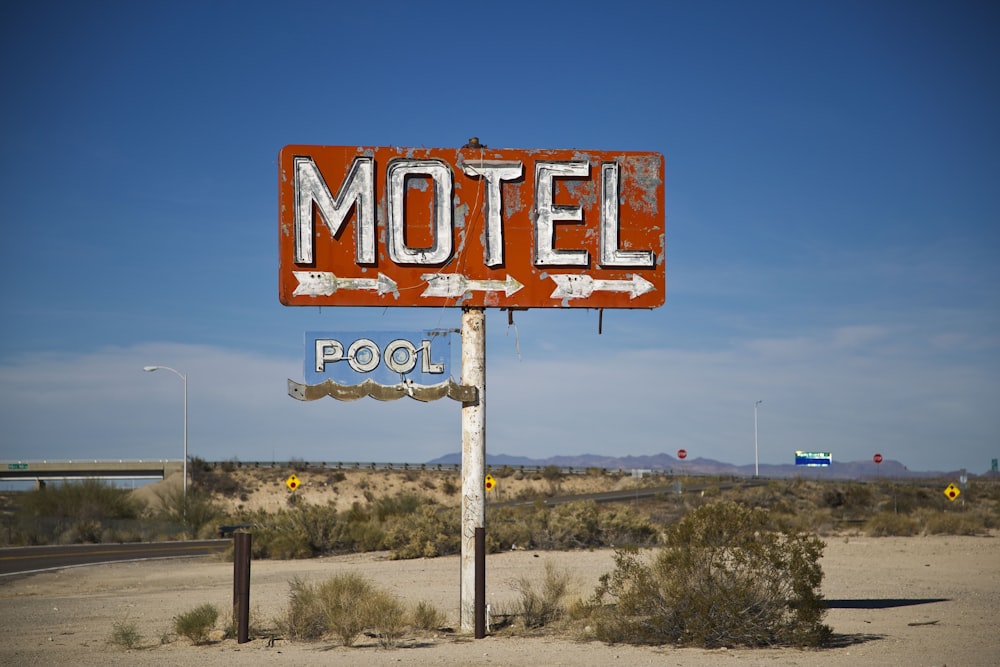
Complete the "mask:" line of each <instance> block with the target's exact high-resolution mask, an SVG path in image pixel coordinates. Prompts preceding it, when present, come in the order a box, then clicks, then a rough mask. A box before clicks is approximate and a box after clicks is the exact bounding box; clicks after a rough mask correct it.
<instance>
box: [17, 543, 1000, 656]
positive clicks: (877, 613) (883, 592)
mask: <svg viewBox="0 0 1000 667" xmlns="http://www.w3.org/2000/svg"><path fill="white" fill-rule="evenodd" d="M826 542H827V547H826V551H825V554H824V557H823V561H822V564H823V570H824V573H825V579H824V584H823V592H824V595H825V596H826V598H827V599H828V600H830V601H831V609H830V611H829V613H828V615H827V617H826V622H827V624H828V625H830V626H831V627H832V629H833V631H834V633H835V642H834V646H832V647H830V648H826V649H821V650H812V649H810V650H798V649H789V648H780V649H753V650H750V649H738V648H734V649H728V650H726V649H720V650H702V649H691V648H676V647H671V646H663V647H633V646H623V645H615V646H609V645H605V644H602V643H600V642H594V641H581V640H580V639H578V638H575V637H571V636H533V637H524V636H511V635H510V634H508V633H507V632H506V631H504V632H498V633H496V634H491V635H490V636H487V637H486V638H485V639H479V640H476V639H473V638H472V637H471V635H470V634H464V633H462V632H460V631H458V632H443V631H442V632H437V633H430V634H426V635H424V636H410V637H406V638H405V639H404V640H402V641H401V643H400V645H399V647H398V648H393V649H385V648H382V647H381V646H380V645H379V644H378V642H377V641H376V640H374V639H369V638H366V637H362V639H361V640H360V641H359V642H358V644H357V645H356V646H354V647H351V648H345V647H342V646H339V645H337V644H336V643H335V642H332V641H330V642H315V643H313V642H299V641H289V640H286V639H284V638H281V637H280V636H279V637H277V638H275V639H274V640H273V641H271V640H268V639H254V640H252V641H250V642H248V643H246V644H242V645H240V644H237V643H236V641H235V640H233V639H221V638H219V639H218V640H217V641H213V642H211V643H209V644H207V645H201V646H195V645H192V644H191V642H190V641H188V640H186V639H184V638H178V637H176V636H174V635H173V634H172V619H173V617H174V616H176V615H177V614H179V613H183V612H185V611H188V610H190V609H192V608H194V607H195V606H198V605H200V604H202V603H205V602H209V603H213V604H215V605H217V606H218V607H219V608H220V609H221V610H224V612H223V616H225V615H226V613H228V612H226V611H225V610H228V608H229V605H231V602H232V591H233V564H232V563H231V562H225V561H223V560H219V559H215V558H214V557H212V558H208V557H203V558H197V559H179V560H163V561H146V562H129V563H119V564H108V565H96V566H88V567H79V568H71V569H64V570H56V571H51V572H42V573H37V574H33V575H26V576H16V577H6V578H2V579H0V628H2V629H3V632H2V641H0V664H3V665H18V666H22V665H23V666H30V665H181V666H183V665H205V664H228V663H238V664H241V665H268V666H271V665H285V664H287V665H320V664H323V665H327V664H329V665H390V664H392V665H395V664H414V665H455V666H457V665H474V664H478V665H611V664H621V665H726V664H733V665H802V666H805V665H843V666H848V665H850V666H851V667H856V666H857V665H906V666H907V667H915V666H918V665H936V666H940V665H949V666H956V665H997V664H1000V633H998V632H997V626H996V624H997V619H998V618H1000V541H998V540H997V536H996V535H993V536H991V537H937V536H922V537H908V538H868V537H862V536H848V537H843V536H842V537H828V538H826ZM612 556H613V553H612V552H611V551H605V550H599V551H581V552H532V551H516V552H507V553H498V554H491V555H490V556H488V558H487V566H486V570H487V597H488V601H489V603H490V605H491V608H492V609H500V608H503V607H504V605H505V604H508V603H509V602H510V601H511V600H513V599H515V598H516V593H515V590H514V587H513V585H512V584H513V582H514V581H515V580H516V579H518V578H519V577H524V576H528V577H534V576H541V574H542V573H543V572H544V563H545V562H546V561H552V562H553V564H554V565H556V566H557V567H559V568H563V569H565V570H567V571H569V572H571V573H572V575H573V577H574V580H575V583H576V586H577V590H578V593H579V594H580V595H581V596H583V597H587V596H589V594H590V593H591V592H592V591H593V588H594V585H595V584H596V582H597V579H598V577H599V576H600V575H601V574H602V573H603V572H606V571H609V570H610V569H611V567H612ZM337 572H357V573H359V574H361V575H363V576H365V577H367V578H369V579H370V580H372V581H373V582H376V583H377V584H378V585H380V586H382V587H384V588H386V589H388V590H389V591H391V592H392V593H393V594H395V595H396V596H398V598H400V599H401V600H402V601H404V602H406V603H407V604H415V603H416V602H417V601H421V600H422V601H425V602H428V603H431V604H433V605H435V606H436V607H438V608H439V609H440V610H441V611H442V612H444V613H445V614H446V615H447V617H448V618H449V622H450V623H451V624H452V625H457V623H458V613H459V612H458V608H459V599H458V596H459V581H460V570H459V559H458V557H457V556H456V557H444V558H434V559H423V560H404V561H393V560H389V559H388V558H387V557H386V554H382V553H374V554H356V555H346V556H336V557H328V558H321V559H315V560H306V561H254V562H253V564H252V568H251V593H250V594H251V619H252V624H254V625H256V626H273V622H272V621H273V619H274V618H276V617H278V616H280V615H281V614H282V613H283V611H284V610H285V609H286V606H287V600H288V593H289V582H290V581H291V580H292V579H293V578H295V577H298V578H300V579H302V580H305V581H319V580H322V579H324V578H326V577H328V576H330V575H332V574H334V573H337ZM123 621H124V622H128V623H131V624H134V626H135V628H136V629H137V630H138V631H139V632H140V633H141V635H142V638H143V639H142V646H143V648H139V649H133V650H126V649H123V648H120V647H119V646H116V645H113V644H111V643H109V638H110V636H111V633H112V630H113V627H114V625H115V624H116V623H121V622H123ZM221 623H222V621H221V620H220V625H221ZM219 634H221V633H219Z"/></svg>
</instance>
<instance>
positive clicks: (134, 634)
mask: <svg viewBox="0 0 1000 667" xmlns="http://www.w3.org/2000/svg"><path fill="white" fill-rule="evenodd" d="M108 643H109V644H112V645H114V646H118V647H120V648H123V649H126V650H130V651H131V650H135V649H137V648H142V634H141V633H140V632H139V629H138V628H137V627H136V625H135V623H133V622H131V621H129V620H127V619H122V620H120V621H115V623H114V625H112V626H111V637H110V638H109V639H108Z"/></svg>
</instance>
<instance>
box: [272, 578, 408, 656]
mask: <svg viewBox="0 0 1000 667" xmlns="http://www.w3.org/2000/svg"><path fill="white" fill-rule="evenodd" d="M280 626H281V627H282V629H283V631H284V632H285V633H286V634H287V635H288V636H289V637H291V638H293V639H319V638H320V637H324V636H326V635H328V634H332V635H334V636H336V637H337V638H338V639H339V640H340V642H341V643H342V644H343V645H344V646H352V645H353V644H354V642H355V641H356V640H357V638H358V636H359V635H360V634H361V633H362V632H364V631H365V630H371V631H373V632H374V633H375V634H376V636H377V637H378V638H379V643H380V644H382V646H384V647H391V646H395V645H396V643H397V642H398V640H399V637H401V636H402V634H403V630H404V629H405V627H406V613H405V610H404V608H403V606H402V605H401V604H400V603H399V602H398V601H397V600H396V599H395V598H394V597H392V595H390V594H389V593H387V592H386V591H383V590H381V589H379V588H376V587H375V586H374V585H373V584H372V583H370V582H369V581H368V580H366V579H365V578H363V577H361V576H360V575H358V574H353V573H346V574H338V575H334V576H333V577H330V578H329V579H326V580H325V581H322V582H320V583H319V584H316V585H313V584H309V583H306V582H303V581H301V580H299V579H294V580H293V581H292V582H291V595H290V599H289V605H288V610H287V611H286V613H285V616H284V618H283V619H282V621H281V622H280Z"/></svg>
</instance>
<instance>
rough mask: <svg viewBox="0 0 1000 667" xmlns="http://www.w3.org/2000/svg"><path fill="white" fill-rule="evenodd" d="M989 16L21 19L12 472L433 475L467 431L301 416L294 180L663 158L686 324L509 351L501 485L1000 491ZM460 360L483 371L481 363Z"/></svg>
mask: <svg viewBox="0 0 1000 667" xmlns="http://www.w3.org/2000/svg"><path fill="white" fill-rule="evenodd" d="M998 19H1000V10H998V9H997V6H996V5H995V4H994V3H989V2H950V3H944V2H916V1H907V2H889V1H883V2H874V3H873V2H852V1H838V2H808V3H805V2H774V1H764V2H754V3H746V2H698V3H671V2H663V3H659V2H656V3H654V2H648V3H642V2H635V3H633V2H619V3H611V4H608V3H589V2H572V3H570V2H551V3H549V2H545V3H539V2H504V3H502V4H490V3H467V2H462V3H449V2H435V3H412V2H399V3H396V2H382V3H351V4H350V5H348V4H347V3H328V2H298V1H295V0H290V1H287V2H281V3H278V2H274V3H260V2H172V3H156V4H153V3H135V2H101V1H98V2H89V3H75V2H45V1H40V2H34V3H17V4H11V3H6V4H5V5H4V6H3V8H2V9H0V63H2V66H0V90H3V98H4V104H3V113H2V115H3V123H0V148H2V152H0V196H2V202H3V204H2V209H0V210H2V216H3V233H4V237H3V242H2V243H0V259H2V261H0V279H2V280H0V285H2V287H0V312H2V313H3V324H2V327H0V458H2V459H8V460H10V459H13V460H18V459H24V460H34V459H59V458H97V459H101V458H124V457H128V458H133V457H134V458H176V457H179V455H180V443H181V423H182V411H181V404H182V401H181V396H182V394H181V383H180V380H179V379H178V378H176V377H174V376H172V375H170V374H169V373H154V374H150V373H143V372H142V367H143V366H145V365H150V364H162V365H167V366H171V367H174V368H176V369H178V370H180V371H181V372H183V373H186V374H187V375H188V378H189V391H190V397H189V398H190V405H189V407H190V427H189V428H190V436H189V437H190V452H191V454H192V455H195V456H199V457H201V458H205V459H229V458H234V457H235V458H238V459H240V460H244V461H249V460H271V459H272V457H274V458H277V459H284V458H288V457H292V456H294V457H299V458H304V459H306V460H330V461H336V460H344V461H351V460H363V461H368V460H376V461H412V462H420V461H426V460H430V459H432V458H435V457H437V456H440V455H442V454H445V453H449V452H455V451H459V450H460V448H461V430H460V424H461V421H460V411H459V407H458V404H456V403H454V402H451V401H439V402H437V403H432V404H421V403H417V402H415V401H410V400H403V401H397V402H393V403H385V404H383V403H378V402H375V401H372V400H365V401H359V402H356V403H338V402H335V401H333V400H322V401H316V402H314V403H301V402H298V401H295V400H293V399H291V398H289V397H288V396H287V394H286V379H288V378H291V379H295V380H301V379H302V378H303V371H302V365H303V358H304V350H303V334H304V332H306V331H332V332H336V331H367V330H391V331H395V330H414V331H416V330H421V329H425V328H436V327H457V326H458V324H459V321H460V312H459V311H457V310H439V309H344V308H339V309H338V308H325V309H322V310H319V309H315V308H288V307H284V306H281V305H280V304H279V302H278V298H277V262H278V259H277V238H278V234H277V156H278V151H279V150H280V149H281V147H282V146H285V145H287V144H316V145H377V146H384V145H398V146H427V147H438V146H457V145H461V144H463V143H465V141H466V140H467V139H468V137H470V136H474V135H475V136H479V137H481V139H482V141H483V142H484V143H487V144H489V145H490V146H491V147H511V148H586V149H595V150H636V151H658V152H662V153H663V154H664V156H665V161H666V211H667V241H666V246H667V301H666V305H664V306H663V307H662V308H660V309H657V310H654V311H618V310H616V311H606V312H605V314H604V322H603V333H602V334H601V335H598V320H597V314H596V312H593V311H580V312H577V311H569V310H544V311H543V310H531V311H527V312H520V313H517V314H516V316H515V326H514V327H509V326H508V323H507V315H506V313H501V312H496V311H490V312H489V313H488V316H487V331H488V343H487V387H488V389H487V449H488V451H489V452H491V453H504V454H511V455H525V456H533V457H545V456H552V455H559V454H581V453H594V454H623V455H624V454H633V455H639V454H652V453H658V452H667V453H674V452H676V451H677V449H679V448H681V447H683V448H685V449H687V450H688V452H689V457H691V458H696V457H707V458H713V459H719V460H725V461H729V462H732V463H737V464H747V463H752V462H753V444H754V431H753V425H754V421H753V417H754V414H753V405H754V401H756V400H762V401H763V403H762V404H761V405H760V408H759V437H760V460H761V462H769V463H791V462H793V460H794V451H795V450H796V449H809V450H826V451H831V452H832V453H833V456H834V458H835V459H836V460H842V461H845V460H869V459H870V458H871V456H872V455H873V454H874V453H875V452H881V453H882V454H883V455H884V456H885V457H886V459H892V460H899V461H902V462H903V463H904V464H905V465H907V466H908V467H909V468H911V469H919V470H956V469H959V468H963V467H964V468H967V469H968V470H969V471H971V472H975V473H979V472H984V471H986V470H988V469H989V465H990V459H992V458H996V457H998V456H1000V440H998V433H1000V409H998V408H997V406H998V405H1000V262H998V261H997V256H998V251H1000V225H998V222H1000V199H998V188H997V183H998V182H1000V123H997V120H996V119H997V118H1000V99H998V91H1000V85H998V84H1000V42H998V41H997V40H996V39H995V34H996V28H997V26H998V25H1000V21H998ZM453 348H454V349H457V348H458V344H457V341H456V342H453Z"/></svg>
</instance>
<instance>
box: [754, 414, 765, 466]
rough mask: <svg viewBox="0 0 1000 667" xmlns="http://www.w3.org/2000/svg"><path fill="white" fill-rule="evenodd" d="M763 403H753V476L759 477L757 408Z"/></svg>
mask: <svg viewBox="0 0 1000 667" xmlns="http://www.w3.org/2000/svg"><path fill="white" fill-rule="evenodd" d="M763 402H764V401H754V404H753V476H754V478H757V477H760V464H758V462H757V406H758V405H760V404H761V403H763Z"/></svg>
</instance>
